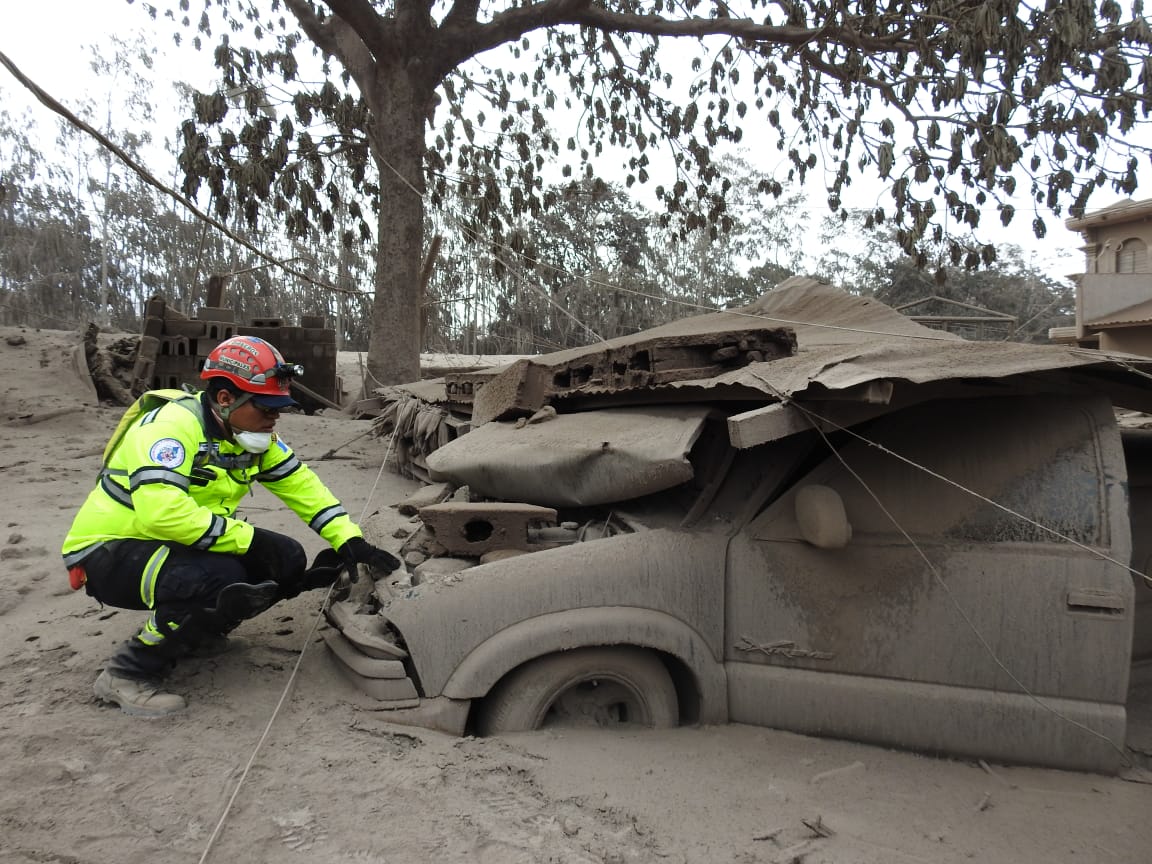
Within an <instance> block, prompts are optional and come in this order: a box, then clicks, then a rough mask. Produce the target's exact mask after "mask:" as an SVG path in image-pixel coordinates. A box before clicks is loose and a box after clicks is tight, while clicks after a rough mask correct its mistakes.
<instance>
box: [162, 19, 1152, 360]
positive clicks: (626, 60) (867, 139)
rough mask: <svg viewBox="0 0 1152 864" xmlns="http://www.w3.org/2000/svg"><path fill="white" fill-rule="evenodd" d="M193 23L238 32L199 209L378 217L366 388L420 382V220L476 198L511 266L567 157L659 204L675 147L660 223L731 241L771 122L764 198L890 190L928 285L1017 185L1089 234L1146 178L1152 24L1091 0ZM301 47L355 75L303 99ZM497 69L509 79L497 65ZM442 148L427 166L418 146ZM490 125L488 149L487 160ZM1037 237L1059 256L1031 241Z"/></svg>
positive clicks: (187, 138)
mask: <svg viewBox="0 0 1152 864" xmlns="http://www.w3.org/2000/svg"><path fill="white" fill-rule="evenodd" d="M192 2H193V0H178V5H177V8H174V9H170V10H168V14H170V15H172V17H173V18H175V19H177V20H179V21H181V22H182V23H183V24H184V25H185V26H186V27H188V28H191V29H194V30H195V34H196V35H195V36H194V37H193V39H194V40H195V41H196V42H197V44H200V40H201V39H202V38H211V37H212V34H213V28H214V27H216V26H218V22H216V21H214V20H213V19H212V17H211V16H212V15H214V14H217V13H218V12H219V13H222V14H223V16H224V18H225V26H224V27H223V28H221V32H222V36H221V38H220V39H219V40H218V42H217V44H216V47H215V50H214V57H215V60H216V63H217V65H218V66H219V67H220V70H221V73H222V78H223V85H222V89H221V91H220V92H217V93H213V94H203V95H202V96H200V97H199V98H198V100H197V118H196V119H197V122H196V124H188V125H187V126H186V128H185V130H184V150H183V153H182V156H181V167H182V169H183V170H184V172H185V176H186V183H185V190H186V191H187V192H189V193H191V192H195V191H196V189H197V188H198V187H199V186H200V184H201V183H207V185H208V187H209V189H211V191H212V194H213V195H214V196H215V203H216V206H217V208H218V209H222V210H224V211H227V210H229V209H230V208H232V207H235V208H237V209H239V210H241V211H242V212H244V213H245V215H246V217H248V218H249V219H252V220H255V219H256V218H257V217H258V215H259V206H258V205H259V202H261V201H270V202H272V204H273V209H274V211H275V212H277V213H279V214H281V215H282V217H283V218H284V219H285V220H286V223H287V225H288V226H289V230H290V231H292V232H293V233H294V234H297V235H303V234H305V233H306V232H307V230H308V229H309V227H310V226H311V225H313V224H319V225H321V227H323V228H325V229H334V227H335V218H334V216H333V208H334V207H335V206H336V205H337V203H338V202H339V201H340V200H342V199H341V198H340V196H341V194H342V193H341V191H340V187H339V186H338V185H337V184H334V183H333V182H332V180H331V172H332V170H333V169H334V168H335V167H339V168H340V170H342V171H347V172H348V175H349V177H350V178H351V185H352V189H353V191H354V192H355V193H358V194H360V193H362V194H365V195H367V196H368V198H370V199H371V208H369V209H368V210H367V211H366V210H365V208H364V207H360V208H359V215H360V217H361V224H360V226H359V231H358V232H345V233H344V234H343V236H342V237H341V239H342V241H343V242H345V243H350V242H353V241H354V240H355V238H356V235H357V234H359V236H360V237H362V238H363V237H368V236H371V235H372V232H373V230H375V239H376V263H377V270H376V279H375V298H374V303H373V318H372V335H371V340H370V344H369V357H368V365H369V369H370V371H371V372H372V373H373V375H374V376H375V377H376V378H377V379H378V380H380V381H384V382H395V381H398V380H405V379H412V378H414V377H416V375H417V372H418V351H419V332H420V328H419V317H420V308H421V298H420V297H419V296H418V292H419V285H418V271H419V267H420V264H421V260H422V253H423V250H424V244H423V227H424V223H425V219H424V216H425V205H426V201H427V202H429V203H432V204H435V205H438V204H440V203H442V202H443V201H445V200H446V199H447V198H448V197H449V196H450V195H459V196H461V197H462V200H466V201H467V202H469V204H470V205H471V206H472V208H473V218H474V225H475V227H476V229H477V232H478V233H480V232H479V229H480V228H483V229H484V231H483V236H485V237H486V238H487V240H488V242H492V243H498V244H499V243H503V242H504V239H505V238H504V229H505V227H506V220H509V219H511V220H516V219H518V218H520V217H521V216H524V215H525V214H529V215H532V216H536V215H538V214H539V213H540V212H542V210H543V209H544V208H545V207H546V206H547V205H549V204H550V203H551V199H550V198H549V196H548V195H547V193H546V191H545V186H546V184H545V182H544V179H543V175H544V173H545V171H546V166H547V164H548V162H549V160H551V159H560V158H561V155H562V154H563V155H564V156H565V158H570V159H571V162H570V163H569V170H574V171H575V172H576V173H578V174H581V175H583V176H589V175H590V174H592V173H594V172H593V170H592V167H591V166H592V161H593V160H594V159H595V158H596V157H597V156H598V155H600V154H602V153H603V151H604V149H605V148H606V147H609V148H611V147H618V148H619V150H620V152H621V153H622V154H623V155H622V157H621V158H622V160H623V166H622V167H623V169H624V172H625V178H626V180H625V182H626V184H627V185H631V184H632V183H646V182H649V180H650V179H651V178H650V173H651V172H652V171H653V170H655V169H654V162H653V155H652V154H653V153H654V152H655V151H656V150H658V149H660V148H663V147H667V148H669V149H670V151H671V161H672V165H673V167H672V176H671V177H669V178H668V179H667V180H666V181H665V182H662V183H660V184H659V185H657V186H656V187H655V194H656V196H657V198H658V199H659V201H660V202H661V204H662V206H663V208H664V211H663V213H662V217H663V218H665V219H668V220H674V221H676V222H677V223H678V224H679V226H680V227H681V228H682V230H683V231H685V232H687V231H691V230H694V229H697V228H702V227H707V228H708V229H709V230H710V231H722V230H724V229H726V228H727V227H728V225H729V218H730V217H729V216H728V214H727V212H726V196H727V194H728V192H729V191H730V184H729V182H728V181H727V180H726V179H725V178H724V177H723V176H722V172H721V171H720V169H719V167H718V165H717V163H716V161H715V159H714V158H713V149H714V148H716V147H717V146H720V145H722V144H724V143H725V142H737V141H739V140H740V139H741V137H742V134H743V130H742V128H741V124H743V123H746V122H748V121H749V120H750V119H751V118H752V117H756V118H758V119H759V118H763V119H764V120H766V121H767V123H768V124H769V126H770V128H771V129H773V130H775V131H774V134H775V140H774V141H772V142H771V145H772V146H774V147H775V148H776V149H777V150H778V151H779V152H780V154H781V155H782V164H783V168H782V169H781V172H780V173H781V175H782V176H779V177H773V178H772V179H770V180H766V181H765V182H766V184H767V185H766V187H765V188H766V189H767V190H768V191H771V192H774V193H777V194H779V193H781V192H782V191H783V189H784V184H785V182H786V181H787V180H789V179H796V180H801V181H802V180H803V179H804V178H805V177H806V176H807V175H808V174H809V173H811V172H812V171H814V170H816V169H817V168H820V169H822V170H823V171H824V172H825V178H824V179H825V182H826V186H827V189H828V203H829V206H830V207H831V208H832V209H833V210H834V211H838V212H839V211H841V210H842V208H843V195H844V192H845V189H846V187H847V186H848V185H849V184H850V183H851V181H852V179H853V177H854V176H856V175H858V174H862V173H870V174H872V175H874V176H876V177H878V178H880V179H881V180H883V181H885V182H887V183H888V184H890V188H891V205H890V207H885V206H877V207H875V208H874V210H873V211H872V212H871V213H870V214H869V216H868V218H867V221H868V222H869V223H870V224H875V223H881V222H888V221H891V222H892V223H893V224H895V225H896V226H897V237H898V240H899V242H900V244H901V246H902V247H903V249H904V250H905V252H906V253H908V254H910V255H912V256H914V258H916V259H918V263H926V261H927V257H928V253H927V251H926V246H925V244H924V241H925V238H927V239H928V240H930V241H932V242H934V243H943V244H945V247H946V249H947V260H948V261H949V263H951V264H953V265H956V264H961V263H964V264H966V265H968V266H974V265H976V264H979V263H980V261H981V260H983V261H985V262H987V261H989V260H991V259H992V258H993V257H994V251H993V249H992V247H991V246H984V247H982V248H980V249H973V248H965V246H964V244H962V243H961V242H958V241H954V240H950V239H949V238H947V237H946V236H945V233H944V230H943V227H942V222H941V219H940V218H939V217H941V216H943V215H944V214H947V216H948V219H949V220H950V224H956V225H966V226H975V225H976V224H977V223H978V222H979V215H980V208H981V207H982V206H984V205H986V204H988V203H992V204H994V205H996V206H997V207H998V208H999V212H1000V216H1001V219H1002V220H1003V221H1004V222H1008V221H1010V220H1011V219H1012V218H1013V216H1014V206H1013V205H1012V204H1011V203H1010V201H1009V198H1010V196H1011V195H1012V194H1013V193H1015V192H1016V188H1017V184H1018V183H1021V182H1022V183H1023V184H1024V185H1025V186H1026V187H1027V191H1028V193H1029V194H1030V196H1031V197H1032V199H1033V200H1035V201H1036V202H1038V204H1042V205H1045V206H1047V207H1050V208H1051V209H1053V210H1054V211H1055V212H1057V213H1059V212H1062V211H1063V210H1064V209H1068V211H1069V212H1071V213H1073V214H1078V213H1080V212H1082V210H1083V208H1084V207H1085V205H1086V203H1087V201H1088V198H1089V196H1090V194H1091V193H1092V191H1093V190H1094V189H1096V188H1098V187H1102V186H1105V185H1109V184H1110V185H1112V187H1113V188H1115V189H1117V190H1119V191H1123V192H1131V191H1132V190H1133V189H1134V188H1135V186H1136V168H1137V164H1138V160H1139V159H1141V158H1143V157H1145V156H1147V154H1148V152H1149V150H1148V143H1147V141H1148V136H1147V135H1144V136H1143V137H1142V135H1141V130H1138V129H1137V128H1136V126H1137V124H1140V123H1146V121H1147V116H1148V112H1149V110H1150V109H1152V64H1150V63H1149V61H1148V56H1149V49H1150V47H1152V31H1150V28H1149V26H1148V22H1147V21H1146V19H1145V18H1144V17H1143V12H1142V6H1140V5H1139V4H1137V5H1136V6H1135V7H1134V8H1133V9H1132V10H1131V11H1130V12H1126V11H1125V10H1124V9H1122V8H1121V6H1120V5H1119V4H1118V3H1116V2H1114V0H1106V2H1104V3H1102V4H1101V6H1100V7H1099V10H1097V8H1096V6H1095V5H1094V3H1092V2H1089V0H1051V2H1049V3H1047V4H1045V6H1044V7H1043V8H1040V7H1031V6H1028V5H1026V4H1024V3H1022V2H1018V0H993V2H983V3H978V4H973V3H971V2H969V0H895V2H890V3H884V4H881V3H877V2H875V0H856V2H851V3H844V4H828V3H825V2H824V0H796V2H786V3H779V4H777V3H770V2H767V0H746V2H744V3H743V4H738V5H737V6H733V5H731V4H729V3H726V2H721V3H715V4H707V5H705V4H702V3H700V2H698V0H689V2H688V3H686V4H676V5H673V4H669V3H666V2H665V0H605V2H594V0H542V2H511V3H508V4H507V5H500V6H492V5H487V6H484V5H482V4H480V3H479V2H477V0H454V2H450V3H433V2H429V0H325V2H311V0H268V2H266V3H264V4H259V5H257V4H253V3H250V2H239V0H196V2H197V5H198V7H199V6H200V4H201V3H202V4H203V6H202V8H198V10H197V11H196V12H193V11H192V9H191V5H192ZM150 8H152V11H153V13H154V14H155V11H156V10H155V7H150ZM281 8H286V9H287V10H288V11H289V12H290V13H291V16H292V19H289V20H285V18H284V17H283V16H281V15H280V14H279V10H280V9H281ZM296 26H298V27H299V31H303V33H304V34H306V37H307V39H309V40H311V41H312V43H314V45H315V46H316V47H317V48H318V49H319V51H320V52H321V53H322V55H323V57H324V59H325V66H324V71H325V72H326V73H327V72H329V71H330V70H329V69H328V67H327V61H328V59H329V58H334V59H335V60H336V61H337V62H338V63H339V65H340V67H341V70H342V72H341V74H339V75H336V74H329V75H328V77H327V79H326V80H325V81H324V82H323V83H322V84H320V85H319V86H308V85H305V84H303V83H301V82H299V81H297V80H296V78H297V73H298V70H299V68H300V65H299V61H298V59H297V57H296V56H295V52H296V51H297V50H298V48H299V47H300V43H301V38H300V35H299V31H298V30H296V29H295V28H296ZM242 38H243V39H247V40H248V42H247V44H241V43H240V42H239V41H238V40H240V39H242ZM673 39H677V40H682V41H685V42H687V43H688V44H690V45H692V46H694V47H695V48H696V49H698V53H697V57H696V58H695V59H694V60H693V61H692V63H691V66H690V68H691V69H692V75H691V76H690V77H688V76H680V75H679V74H677V75H675V76H674V75H673V73H672V72H670V71H667V70H668V69H671V68H673V67H672V66H668V67H667V69H666V66H665V63H666V61H667V59H668V58H667V57H666V56H665V55H663V54H662V53H661V52H660V51H659V50H658V49H659V46H660V45H661V43H662V42H664V41H667V40H673ZM500 46H507V47H508V48H509V49H510V51H511V52H512V57H511V58H510V59H509V62H508V65H506V66H486V65H484V64H483V63H482V62H481V60H484V61H486V62H487V61H489V60H490V58H491V55H490V54H489V53H488V52H490V51H491V50H492V49H494V48H497V47H500ZM275 82H289V86H291V87H292V88H293V91H292V92H290V93H288V94H286V95H285V99H286V101H287V102H289V103H290V104H291V113H281V112H280V111H278V110H277V108H276V106H275V104H274V103H275V99H276V93H277V91H276V89H275V86H274V85H275ZM347 83H353V84H354V85H355V87H354V90H351V91H348V90H345V89H344V85H345V84H347ZM230 97H231V98H238V99H239V100H240V102H241V104H242V107H241V108H240V109H239V110H236V109H234V108H233V107H232V104H231V102H230V101H229V98H230ZM481 106H483V107H481ZM558 108H565V109H571V110H573V111H576V112H579V117H580V132H579V133H578V134H573V135H572V136H571V137H568V138H567V139H565V140H563V141H561V140H559V139H557V138H555V137H554V136H553V134H552V132H551V130H550V128H549V125H548V122H547V120H546V115H551V114H552V113H553V112H554V111H555V110H556V109H558ZM489 112H491V114H489ZM321 118H322V119H323V120H325V121H326V122H327V123H328V126H327V127H326V128H325V130H324V131H322V132H321V131H319V130H317V129H316V128H314V124H315V122H316V121H317V120H319V119H321ZM437 122H438V123H439V127H438V134H436V135H435V136H433V140H432V142H431V146H430V143H429V141H428V139H427V137H426V127H427V126H428V125H430V124H434V123H437ZM489 123H491V124H495V126H496V129H495V130H494V131H491V133H490V134H487V135H481V134H479V133H481V132H485V131H488V130H487V124H489ZM228 124H233V125H228ZM369 160H371V162H372V163H374V165H375V168H376V173H375V174H374V175H373V174H372V173H370V172H369V171H368V170H367V165H368V162H369ZM373 210H374V212H375V222H376V224H375V225H374V226H372V225H370V224H369V220H370V219H371V218H372V212H373ZM1033 225H1034V229H1035V230H1036V232H1037V233H1042V232H1043V231H1044V230H1045V226H1044V223H1043V220H1042V219H1041V218H1040V217H1039V216H1038V215H1037V216H1035V218H1034V220H1033Z"/></svg>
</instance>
